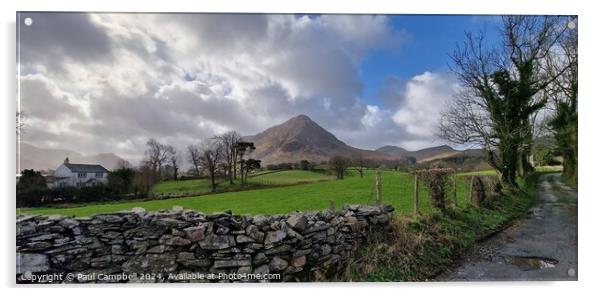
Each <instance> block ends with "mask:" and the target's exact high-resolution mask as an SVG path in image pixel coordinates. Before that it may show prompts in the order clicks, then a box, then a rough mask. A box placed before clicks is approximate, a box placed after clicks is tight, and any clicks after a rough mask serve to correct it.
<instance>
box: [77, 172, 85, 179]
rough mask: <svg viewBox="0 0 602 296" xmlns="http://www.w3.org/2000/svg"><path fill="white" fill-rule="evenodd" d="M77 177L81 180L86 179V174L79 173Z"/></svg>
mask: <svg viewBox="0 0 602 296" xmlns="http://www.w3.org/2000/svg"><path fill="white" fill-rule="evenodd" d="M77 177H79V178H85V177H86V173H77Z"/></svg>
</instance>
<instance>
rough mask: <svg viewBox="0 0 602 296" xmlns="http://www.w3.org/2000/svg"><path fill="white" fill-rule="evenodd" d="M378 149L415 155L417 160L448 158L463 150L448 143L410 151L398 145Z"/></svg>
mask: <svg viewBox="0 0 602 296" xmlns="http://www.w3.org/2000/svg"><path fill="white" fill-rule="evenodd" d="M376 151H378V152H381V153H385V154H388V155H390V156H394V157H413V158H415V159H416V161H417V162H424V161H431V160H435V159H439V158H446V157H450V156H454V155H457V154H459V153H461V152H463V151H461V150H455V149H454V148H452V147H450V146H447V145H442V146H436V147H429V148H425V149H420V150H416V151H409V150H406V149H404V148H401V147H398V146H392V145H387V146H383V147H380V148H378V149H376Z"/></svg>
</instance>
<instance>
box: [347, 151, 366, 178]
mask: <svg viewBox="0 0 602 296" xmlns="http://www.w3.org/2000/svg"><path fill="white" fill-rule="evenodd" d="M351 164H352V165H353V168H354V169H355V170H356V171H357V172H358V173H360V177H361V178H363V177H364V168H365V167H366V160H365V159H364V155H363V154H362V153H361V152H358V153H355V154H353V156H352V157H351Z"/></svg>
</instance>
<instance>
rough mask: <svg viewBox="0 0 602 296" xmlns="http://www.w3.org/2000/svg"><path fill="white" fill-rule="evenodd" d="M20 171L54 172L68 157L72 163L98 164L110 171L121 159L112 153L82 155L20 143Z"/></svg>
mask: <svg viewBox="0 0 602 296" xmlns="http://www.w3.org/2000/svg"><path fill="white" fill-rule="evenodd" d="M20 146H21V158H20V160H21V170H24V169H34V170H55V169H56V168H57V167H58V166H59V165H60V164H61V163H63V161H64V160H65V157H69V161H71V162H72V163H86V164H100V165H102V166H103V167H105V168H107V169H109V170H112V169H115V168H117V166H118V164H119V162H120V161H123V159H122V158H120V157H119V156H117V155H115V154H113V153H100V154H94V155H83V154H81V153H79V152H75V151H71V150H66V149H46V148H39V147H36V146H34V145H31V144H28V143H23V142H21V145H20Z"/></svg>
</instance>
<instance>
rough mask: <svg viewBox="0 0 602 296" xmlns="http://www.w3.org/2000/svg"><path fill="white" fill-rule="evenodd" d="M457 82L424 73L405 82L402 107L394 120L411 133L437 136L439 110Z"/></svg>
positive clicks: (451, 93) (450, 97) (453, 93)
mask: <svg viewBox="0 0 602 296" xmlns="http://www.w3.org/2000/svg"><path fill="white" fill-rule="evenodd" d="M458 87H459V86H458V84H457V83H456V82H455V81H454V80H453V79H452V78H451V77H448V76H446V75H442V74H438V73H432V72H428V71H427V72H424V73H423V74H420V75H417V76H414V77H413V78H412V79H410V80H409V81H408V82H407V83H406V85H405V91H404V94H403V96H402V97H401V101H400V105H399V106H400V107H399V109H398V110H397V112H395V114H394V115H393V121H395V123H397V124H398V125H399V127H400V128H403V129H405V130H406V131H407V132H408V133H409V134H411V135H414V136H417V137H420V138H423V139H426V138H434V137H435V133H436V130H437V128H438V124H439V118H440V113H441V111H443V108H444V107H445V106H446V105H447V103H448V102H449V101H450V100H452V99H453V97H454V95H455V93H456V91H457V89H458Z"/></svg>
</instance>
